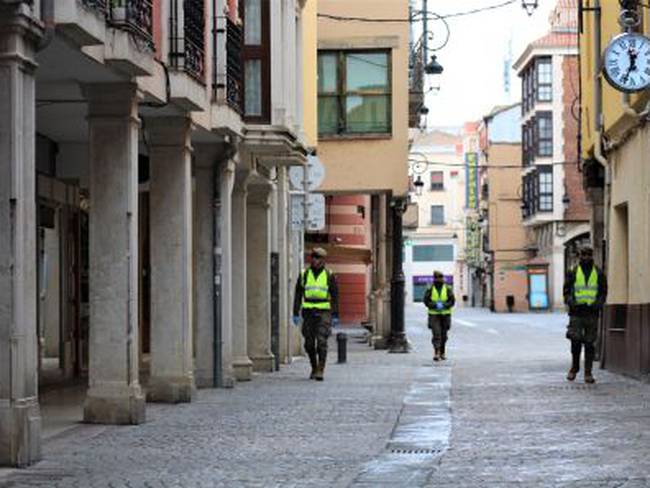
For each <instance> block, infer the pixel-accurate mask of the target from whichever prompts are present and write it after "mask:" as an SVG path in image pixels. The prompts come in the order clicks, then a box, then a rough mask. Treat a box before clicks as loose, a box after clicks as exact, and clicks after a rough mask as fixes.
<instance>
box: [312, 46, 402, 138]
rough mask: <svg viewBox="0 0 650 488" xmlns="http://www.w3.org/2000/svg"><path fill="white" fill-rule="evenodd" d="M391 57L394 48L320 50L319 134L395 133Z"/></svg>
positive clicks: (330, 135) (324, 135) (327, 135)
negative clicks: (393, 127)
mask: <svg viewBox="0 0 650 488" xmlns="http://www.w3.org/2000/svg"><path fill="white" fill-rule="evenodd" d="M391 59H392V57H391V52H390V50H345V51H331V50H326V51H319V53H318V133H319V136H321V137H332V136H355V135H359V136H363V135H382V136H386V135H390V134H391V133H392V69H391Z"/></svg>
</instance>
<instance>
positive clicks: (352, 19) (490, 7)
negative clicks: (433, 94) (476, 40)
mask: <svg viewBox="0 0 650 488" xmlns="http://www.w3.org/2000/svg"><path fill="white" fill-rule="evenodd" d="M517 1H518V0H507V1H505V2H501V3H497V4H493V5H488V6H486V7H479V8H475V9H472V10H465V11H461V12H454V13H450V14H444V15H440V14H435V13H433V12H426V13H427V15H432V17H427V18H428V19H430V20H441V19H451V18H455V17H464V16H467V15H474V14H478V13H482V12H487V11H489V10H496V9H499V8H502V7H507V6H508V5H512V4H514V3H516V2H517ZM423 13H425V12H424V11H420V12H415V14H414V15H413V16H411V18H410V19H404V18H378V17H354V16H345V15H334V14H324V13H319V14H318V17H321V18H324V19H329V20H335V21H339V22H377V23H383V22H389V23H400V22H404V23H409V24H410V23H413V22H416V19H415V18H414V17H415V16H419V15H422V14H423ZM419 20H421V17H420V18H419V19H417V21H419Z"/></svg>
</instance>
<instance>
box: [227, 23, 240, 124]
mask: <svg viewBox="0 0 650 488" xmlns="http://www.w3.org/2000/svg"><path fill="white" fill-rule="evenodd" d="M242 35H243V34H242V28H241V26H240V25H237V24H236V23H234V22H233V21H232V20H230V19H228V23H227V27H226V101H227V103H228V105H229V106H230V107H231V108H233V109H235V110H236V111H237V112H240V113H241V111H242V106H243V93H242V75H243V70H242Z"/></svg>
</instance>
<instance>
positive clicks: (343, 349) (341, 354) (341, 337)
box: [336, 332, 348, 364]
mask: <svg viewBox="0 0 650 488" xmlns="http://www.w3.org/2000/svg"><path fill="white" fill-rule="evenodd" d="M336 345H337V346H338V361H337V362H338V363H339V364H342V363H345V362H347V360H348V335H347V334H345V333H343V332H339V333H338V334H336Z"/></svg>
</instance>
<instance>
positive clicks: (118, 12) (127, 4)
mask: <svg viewBox="0 0 650 488" xmlns="http://www.w3.org/2000/svg"><path fill="white" fill-rule="evenodd" d="M102 2H103V3H106V2H105V1H104V0H98V1H96V2H95V3H98V4H99V3H102ZM109 20H110V23H111V24H112V25H113V26H114V27H117V28H119V29H123V30H126V31H128V32H130V33H131V34H133V35H134V36H136V37H137V38H138V39H139V40H142V41H144V42H145V44H146V46H147V47H148V48H153V1H152V0H110V19H109Z"/></svg>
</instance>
